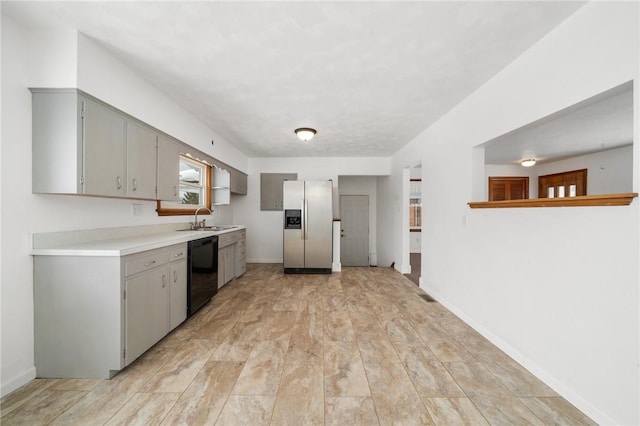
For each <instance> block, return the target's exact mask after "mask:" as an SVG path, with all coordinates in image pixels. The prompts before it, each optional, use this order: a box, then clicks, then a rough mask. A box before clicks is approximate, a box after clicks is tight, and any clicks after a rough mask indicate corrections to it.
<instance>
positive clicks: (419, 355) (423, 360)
mask: <svg viewBox="0 0 640 426" xmlns="http://www.w3.org/2000/svg"><path fill="white" fill-rule="evenodd" d="M397 349H398V354H399V356H400V358H401V360H402V365H404V368H405V369H406V371H407V373H408V374H409V378H410V379H411V381H412V382H413V384H414V386H415V387H416V390H417V391H418V394H419V395H420V396H421V397H447V396H450V397H463V396H466V394H465V393H464V392H463V391H462V389H461V388H460V386H458V384H457V383H456V381H455V380H454V379H453V377H451V375H450V374H449V371H448V370H447V369H446V368H445V367H444V366H443V365H442V363H441V362H440V361H439V360H438V359H437V358H436V356H435V355H433V354H432V353H431V351H430V350H429V349H428V348H426V347H424V348H420V347H416V346H411V347H407V346H404V347H397Z"/></svg>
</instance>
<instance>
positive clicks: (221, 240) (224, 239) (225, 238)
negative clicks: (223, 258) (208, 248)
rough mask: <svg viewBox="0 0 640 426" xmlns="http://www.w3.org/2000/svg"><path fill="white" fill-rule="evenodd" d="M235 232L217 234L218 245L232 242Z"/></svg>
mask: <svg viewBox="0 0 640 426" xmlns="http://www.w3.org/2000/svg"><path fill="white" fill-rule="evenodd" d="M234 234H235V232H227V233H226V234H220V235H219V236H218V247H224V246H228V245H229V244H233V243H234V242H235V240H236V238H235V235H234Z"/></svg>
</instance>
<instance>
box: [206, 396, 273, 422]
mask: <svg viewBox="0 0 640 426" xmlns="http://www.w3.org/2000/svg"><path fill="white" fill-rule="evenodd" d="M275 399H276V397H275V396H240V395H231V396H230V397H229V399H228V400H227V403H226V405H225V406H224V408H223V409H222V413H221V414H220V417H219V418H218V421H217V422H216V425H217V426H227V425H228V426H240V425H242V426H245V425H246V426H260V425H269V424H270V420H271V413H272V411H273V405H274V402H275Z"/></svg>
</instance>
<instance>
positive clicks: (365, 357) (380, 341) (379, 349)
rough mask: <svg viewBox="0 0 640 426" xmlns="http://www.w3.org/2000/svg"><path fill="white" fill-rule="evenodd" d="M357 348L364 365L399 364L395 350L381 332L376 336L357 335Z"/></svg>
mask: <svg viewBox="0 0 640 426" xmlns="http://www.w3.org/2000/svg"><path fill="white" fill-rule="evenodd" d="M357 340H358V348H359V349H360V356H361V357H362V361H363V362H364V363H365V364H366V363H375V362H378V363H382V364H391V363H398V362H400V358H398V354H397V353H396V350H395V348H394V347H393V345H392V344H391V342H390V341H389V339H387V335H386V334H385V333H384V332H381V333H380V334H378V335H372V334H364V333H363V334H358V339H357Z"/></svg>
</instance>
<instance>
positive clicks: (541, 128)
mask: <svg viewBox="0 0 640 426" xmlns="http://www.w3.org/2000/svg"><path fill="white" fill-rule="evenodd" d="M632 143H633V88H632V86H631V84H625V85H622V86H620V87H617V88H615V89H612V90H610V91H607V92H605V93H602V94H600V95H597V96H594V97H593V98H590V99H586V100H585V101H583V102H580V103H579V104H576V105H573V106H572V107H570V108H567V109H565V110H562V111H558V112H557V113H555V114H551V115H550V116H548V117H545V118H543V119H541V120H538V121H537V122H535V123H531V124H529V125H527V126H525V127H523V128H521V129H517V130H514V131H513V132H510V133H508V134H506V135H502V136H500V137H497V138H495V139H493V140H491V141H489V142H487V143H486V144H485V163H486V164H513V163H519V162H520V160H524V159H527V158H535V159H536V160H537V161H538V162H540V163H543V162H545V161H555V160H560V159H562V158H569V157H574V156H577V155H581V154H586V153H591V152H598V151H604V150H608V149H612V148H617V147H620V146H624V145H630V144H632Z"/></svg>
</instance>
